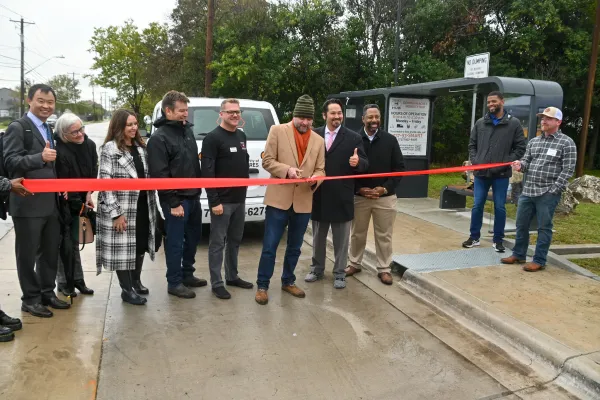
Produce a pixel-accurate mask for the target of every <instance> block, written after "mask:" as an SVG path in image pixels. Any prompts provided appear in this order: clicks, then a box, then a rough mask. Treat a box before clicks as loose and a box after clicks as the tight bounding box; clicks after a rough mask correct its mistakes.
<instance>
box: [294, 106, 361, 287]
mask: <svg viewBox="0 0 600 400" xmlns="http://www.w3.org/2000/svg"><path fill="white" fill-rule="evenodd" d="M323 119H325V126H323V127H320V128H317V129H315V132H317V133H318V134H319V135H321V136H323V138H324V139H325V175H326V176H343V175H353V174H360V173H364V172H365V171H366V170H367V168H368V167H369V161H368V160H367V156H366V154H365V152H364V150H363V144H362V139H361V137H360V135H359V134H358V133H356V132H353V131H351V130H350V129H347V128H346V127H343V126H342V121H343V120H344V114H343V112H342V103H341V102H340V101H339V100H338V99H329V100H327V101H326V102H325V104H323ZM353 218H354V181H353V180H352V179H340V180H333V181H325V182H323V184H321V186H319V188H318V189H317V190H316V191H315V194H314V196H313V207H312V215H311V219H312V231H313V257H312V265H311V270H310V272H309V273H308V274H307V275H306V277H305V278H304V280H305V281H306V282H315V281H317V280H319V279H322V278H323V274H324V272H325V249H326V246H327V234H328V233H329V227H331V232H332V236H333V249H334V253H335V262H334V267H333V275H334V278H335V280H334V283H333V286H334V287H335V288H336V289H343V288H345V287H346V273H345V272H344V269H345V268H346V264H347V261H348V245H349V242H350V226H351V224H352V219H353Z"/></svg>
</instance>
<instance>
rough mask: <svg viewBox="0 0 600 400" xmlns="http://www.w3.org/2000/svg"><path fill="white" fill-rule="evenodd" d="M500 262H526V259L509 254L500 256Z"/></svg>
mask: <svg viewBox="0 0 600 400" xmlns="http://www.w3.org/2000/svg"><path fill="white" fill-rule="evenodd" d="M500 262H501V263H502V264H523V263H524V262H526V260H519V259H518V258H517V257H515V256H510V257H504V258H501V259H500Z"/></svg>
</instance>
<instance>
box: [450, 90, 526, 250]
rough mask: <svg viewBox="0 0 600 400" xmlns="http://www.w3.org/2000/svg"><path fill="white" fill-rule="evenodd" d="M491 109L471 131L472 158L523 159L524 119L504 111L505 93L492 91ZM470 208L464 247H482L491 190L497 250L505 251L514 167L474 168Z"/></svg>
mask: <svg viewBox="0 0 600 400" xmlns="http://www.w3.org/2000/svg"><path fill="white" fill-rule="evenodd" d="M487 106H488V110H489V112H488V113H487V114H486V115H485V116H484V117H483V118H480V119H479V120H478V121H477V122H476V123H475V126H474V127H473V130H472V131H471V138H470V139H469V159H470V160H471V163H472V164H473V165H477V164H490V163H500V162H508V161H515V160H520V159H521V157H523V155H524V154H525V148H526V147H527V141H526V139H525V135H524V134H523V128H522V127H521V122H520V121H519V120H518V119H517V118H515V117H513V116H512V115H510V114H508V113H507V112H506V111H505V110H504V96H503V95H502V93H500V92H491V93H490V94H488V97H487ZM474 175H475V181H474V183H473V194H474V196H473V198H474V202H475V204H473V209H472V210H471V235H470V236H469V239H468V240H466V241H464V242H463V244H462V245H463V247H466V248H471V247H474V246H479V245H480V242H479V238H480V237H481V226H482V224H483V211H484V208H485V201H486V200H487V196H488V192H489V190H490V188H492V192H493V195H494V239H493V240H494V249H495V250H496V251H497V252H499V253H504V250H505V249H504V245H503V244H502V241H503V239H504V226H505V224H506V208H505V204H506V194H507V192H508V182H509V179H510V177H511V176H512V169H511V167H510V166H508V167H499V168H493V169H486V170H479V171H475V174H474Z"/></svg>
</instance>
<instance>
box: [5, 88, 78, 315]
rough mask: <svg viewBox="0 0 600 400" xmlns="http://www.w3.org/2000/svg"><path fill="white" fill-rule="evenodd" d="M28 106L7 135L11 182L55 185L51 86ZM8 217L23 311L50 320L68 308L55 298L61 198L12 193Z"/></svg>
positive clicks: (36, 91)
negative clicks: (20, 180) (16, 179)
mask: <svg viewBox="0 0 600 400" xmlns="http://www.w3.org/2000/svg"><path fill="white" fill-rule="evenodd" d="M27 103H28V104H29V111H28V112H27V114H26V115H25V116H23V118H21V120H20V122H19V121H15V122H13V123H11V124H10V125H9V126H8V129H7V130H6V133H5V136H4V139H3V140H4V143H3V148H4V166H5V168H6V171H7V172H8V174H9V176H10V177H11V178H12V177H24V178H25V179H26V180H27V179H56V172H55V169H54V161H55V160H56V150H54V141H53V139H52V130H51V129H50V127H49V126H48V124H47V123H46V120H47V119H48V117H50V116H51V115H52V113H54V107H55V104H56V94H55V93H54V90H52V88H51V87H50V86H47V85H43V84H37V85H33V86H32V87H31V88H30V89H29V93H28V94H27ZM21 122H22V124H21ZM28 135H30V136H28ZM9 213H10V215H11V216H12V219H13V224H14V228H15V236H16V238H15V253H16V257H17V273H18V275H19V283H20V285H21V291H22V292H23V296H22V297H21V300H22V305H21V310H22V311H25V312H28V313H30V314H32V315H34V316H36V317H42V318H49V317H52V315H53V314H52V311H50V310H49V309H48V308H46V306H50V307H52V308H57V309H66V308H69V307H70V305H69V304H68V303H66V302H64V301H62V300H59V299H58V298H57V297H56V294H55V293H54V287H55V286H54V281H55V280H56V270H57V264H58V248H59V245H60V221H59V205H58V196H57V193H36V194H35V195H34V196H27V197H21V196H18V195H16V194H14V193H11V195H10V199H9ZM36 263H37V268H36Z"/></svg>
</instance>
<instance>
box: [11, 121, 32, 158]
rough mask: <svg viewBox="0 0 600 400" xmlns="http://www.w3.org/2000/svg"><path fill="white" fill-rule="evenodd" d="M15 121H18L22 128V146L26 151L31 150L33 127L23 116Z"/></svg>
mask: <svg viewBox="0 0 600 400" xmlns="http://www.w3.org/2000/svg"><path fill="white" fill-rule="evenodd" d="M15 122H18V123H19V124H20V125H21V127H22V128H23V147H25V150H27V151H29V150H31V147H33V128H32V127H31V124H30V123H29V121H27V120H26V119H25V118H19V119H17V120H15Z"/></svg>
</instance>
